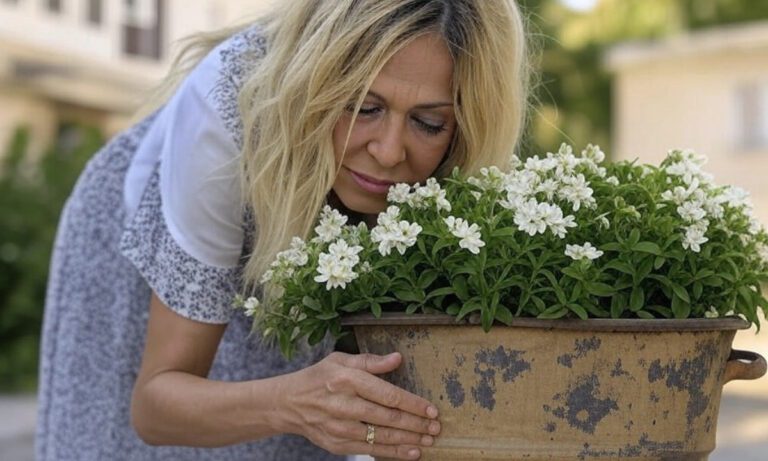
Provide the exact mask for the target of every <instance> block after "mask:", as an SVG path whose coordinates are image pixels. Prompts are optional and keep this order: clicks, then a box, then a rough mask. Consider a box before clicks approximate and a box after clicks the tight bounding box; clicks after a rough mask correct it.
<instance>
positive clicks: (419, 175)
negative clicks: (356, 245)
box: [333, 33, 456, 214]
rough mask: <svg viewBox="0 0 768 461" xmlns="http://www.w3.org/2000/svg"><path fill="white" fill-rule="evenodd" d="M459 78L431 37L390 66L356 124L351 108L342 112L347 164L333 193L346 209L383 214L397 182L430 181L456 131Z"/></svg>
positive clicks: (337, 130)
mask: <svg viewBox="0 0 768 461" xmlns="http://www.w3.org/2000/svg"><path fill="white" fill-rule="evenodd" d="M452 75H453V61H452V59H451V55H450V52H449V50H448V47H447V46H446V44H445V42H444V41H443V39H442V38H441V37H440V36H439V35H437V34H434V33H430V34H425V35H423V36H421V37H419V38H417V39H415V40H414V41H413V42H411V43H410V44H409V45H407V46H405V47H404V48H403V49H402V50H400V51H398V52H397V53H396V54H395V55H394V56H392V59H390V60H389V61H388V62H387V64H386V65H385V66H384V68H383V69H382V70H381V73H379V75H378V76H376V79H375V80H374V81H373V84H372V85H371V89H370V91H369V92H368V94H367V95H366V97H365V101H364V102H363V105H362V107H361V108H360V113H359V114H358V116H357V120H355V121H354V123H353V121H352V112H351V108H350V109H348V110H347V111H346V112H345V113H344V114H343V115H342V117H341V119H340V120H339V121H338V123H336V126H335V127H334V130H333V147H334V151H335V154H336V164H337V165H339V164H341V168H340V171H339V174H338V175H337V176H336V181H335V182H334V184H333V190H334V192H335V193H336V195H337V196H338V198H339V199H340V200H341V202H342V203H343V204H344V206H346V207H347V208H349V209H350V210H352V211H356V212H359V213H365V214H375V213H379V212H381V211H383V210H384V209H385V208H386V206H387V190H388V188H389V186H390V185H391V184H394V183H401V182H404V183H409V184H413V183H416V182H422V183H423V182H424V181H425V180H426V179H427V178H428V177H429V176H430V175H431V174H432V173H433V172H434V171H435V169H437V166H438V165H439V164H440V161H441V160H442V159H443V156H444V155H445V154H446V152H447V151H448V147H449V145H450V143H451V140H452V138H453V133H454V130H455V129H456V119H455V114H454V106H453V91H452V82H451V78H452ZM350 125H351V135H350V137H349V142H348V144H347V148H346V151H345V150H344V145H345V141H346V140H347V133H348V132H349V130H350Z"/></svg>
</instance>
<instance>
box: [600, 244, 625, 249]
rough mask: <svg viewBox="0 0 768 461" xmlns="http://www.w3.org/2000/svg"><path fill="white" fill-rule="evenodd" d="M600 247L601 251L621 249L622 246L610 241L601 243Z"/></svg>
mask: <svg viewBox="0 0 768 461" xmlns="http://www.w3.org/2000/svg"><path fill="white" fill-rule="evenodd" d="M600 249H601V250H603V251H621V249H622V247H621V244H619V243H616V242H610V243H606V244H604V245H601V246H600Z"/></svg>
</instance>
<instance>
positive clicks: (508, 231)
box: [491, 227, 518, 237]
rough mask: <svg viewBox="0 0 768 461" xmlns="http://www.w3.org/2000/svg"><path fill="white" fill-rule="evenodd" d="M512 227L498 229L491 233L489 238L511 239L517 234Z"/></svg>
mask: <svg viewBox="0 0 768 461" xmlns="http://www.w3.org/2000/svg"><path fill="white" fill-rule="evenodd" d="M517 232H518V231H517V229H516V228H514V227H500V228H498V229H494V231H493V232H491V237H512V236H514V235H515V234H516V233H517Z"/></svg>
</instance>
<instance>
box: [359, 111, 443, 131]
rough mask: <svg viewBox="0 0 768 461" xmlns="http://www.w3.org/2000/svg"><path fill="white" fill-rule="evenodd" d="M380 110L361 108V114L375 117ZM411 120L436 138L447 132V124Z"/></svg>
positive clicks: (413, 118) (416, 119)
mask: <svg viewBox="0 0 768 461" xmlns="http://www.w3.org/2000/svg"><path fill="white" fill-rule="evenodd" d="M348 110H351V108H350V109H348ZM380 110H381V108H379V107H371V108H369V109H366V108H363V107H361V108H360V111H359V114H360V115H363V116H367V115H374V114H376V113H377V112H379V111H380ZM411 120H413V121H414V122H415V123H416V125H417V126H418V127H419V129H421V130H422V131H424V132H425V133H426V134H428V135H430V136H436V135H438V134H440V133H442V132H443V131H445V124H442V125H439V126H436V125H432V124H429V123H427V122H425V121H423V120H421V119H419V118H416V117H412V118H411Z"/></svg>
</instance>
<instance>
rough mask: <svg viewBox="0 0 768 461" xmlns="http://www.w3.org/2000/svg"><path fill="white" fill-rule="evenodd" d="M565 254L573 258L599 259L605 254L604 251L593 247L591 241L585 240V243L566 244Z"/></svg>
mask: <svg viewBox="0 0 768 461" xmlns="http://www.w3.org/2000/svg"><path fill="white" fill-rule="evenodd" d="M565 255H566V256H569V257H570V258H571V259H574V260H577V261H578V260H580V259H589V260H593V259H597V258H599V257H600V256H602V255H603V252H602V251H600V250H598V249H597V248H595V247H593V246H592V244H591V243H589V242H585V243H584V245H566V246H565Z"/></svg>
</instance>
